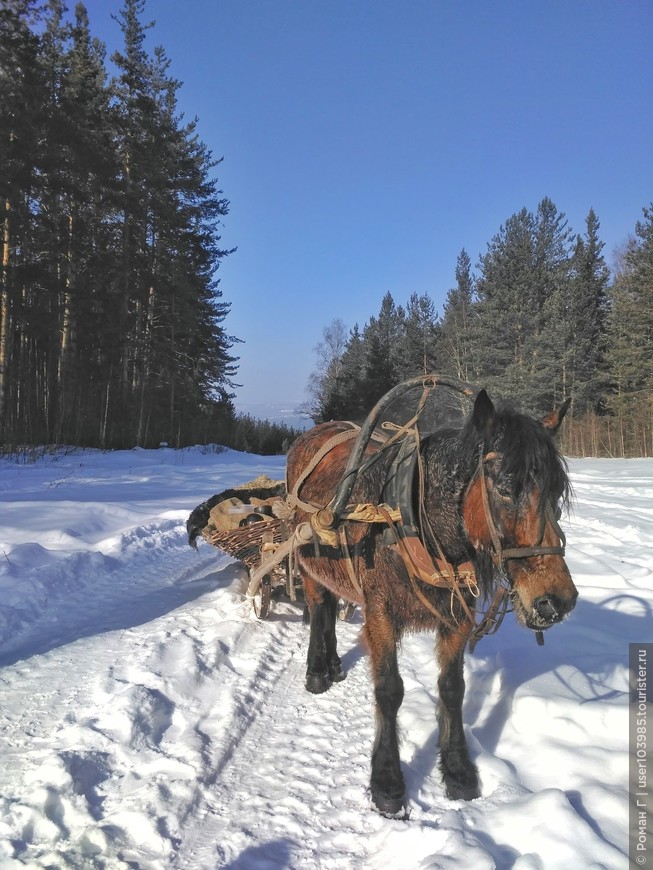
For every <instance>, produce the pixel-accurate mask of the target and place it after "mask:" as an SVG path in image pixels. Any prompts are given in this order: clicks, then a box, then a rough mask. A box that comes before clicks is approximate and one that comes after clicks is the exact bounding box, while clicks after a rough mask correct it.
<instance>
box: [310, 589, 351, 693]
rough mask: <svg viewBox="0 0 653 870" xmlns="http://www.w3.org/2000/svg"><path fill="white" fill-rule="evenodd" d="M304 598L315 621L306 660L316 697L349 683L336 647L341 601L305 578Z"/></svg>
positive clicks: (311, 690)
mask: <svg viewBox="0 0 653 870" xmlns="http://www.w3.org/2000/svg"><path fill="white" fill-rule="evenodd" d="M304 594H305V596H306V604H307V605H308V610H309V613H310V617H311V637H310V640H309V644H308V656H307V659H306V688H307V690H308V691H309V692H312V693H313V694H314V695H319V694H320V693H321V692H326V690H327V689H328V688H330V686H331V683H337V682H339V681H340V680H344V679H345V673H344V671H343V670H342V665H341V662H340V657H339V656H338V651H337V647H336V615H337V611H338V599H337V598H336V596H335V595H334V594H333V592H330V591H329V590H328V589H326V588H325V587H324V586H321V585H320V584H319V583H316V582H315V581H314V580H311V579H310V578H306V577H305V578H304Z"/></svg>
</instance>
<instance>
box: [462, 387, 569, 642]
mask: <svg viewBox="0 0 653 870" xmlns="http://www.w3.org/2000/svg"><path fill="white" fill-rule="evenodd" d="M568 407H569V401H567V402H565V403H564V404H563V405H562V406H561V407H560V408H559V409H558V410H557V411H554V412H553V413H552V414H549V415H548V416H547V417H545V418H544V419H543V420H541V421H537V420H533V419H532V418H530V417H527V416H525V415H524V414H519V413H516V412H514V411H507V410H506V411H499V410H497V409H496V408H495V407H494V405H493V404H492V402H491V400H490V398H489V397H488V395H487V393H486V392H485V390H482V391H481V392H480V393H479V394H478V396H477V398H476V401H475V404H474V411H473V413H472V416H471V418H470V419H469V421H468V423H467V425H466V427H465V430H464V433H463V437H464V439H465V440H466V442H467V443H468V444H469V447H470V449H471V450H472V451H474V450H475V452H476V455H477V457H478V462H477V465H476V468H475V470H474V472H473V475H472V478H471V482H470V484H469V486H468V487H467V490H466V492H465V495H464V499H463V505H462V512H463V521H464V524H465V529H466V532H467V534H468V536H469V539H470V541H471V543H472V545H473V547H474V548H475V549H476V550H477V551H478V552H483V553H486V554H489V555H491V557H492V559H493V561H494V563H495V565H497V567H498V568H499V569H500V570H502V571H503V572H504V573H505V575H506V577H507V579H508V581H509V584H510V590H511V591H510V597H511V600H512V602H513V606H514V609H515V613H516V615H517V618H518V619H519V620H520V622H522V623H523V624H524V625H525V626H527V627H528V628H531V629H533V630H535V631H541V630H542V629H545V628H549V627H550V626H551V625H554V624H555V623H556V622H560V620H561V619H562V618H563V617H564V616H565V615H566V614H567V613H569V612H570V611H571V610H572V609H573V607H574V605H575V603H576V598H577V596H578V592H577V590H576V587H575V586H574V583H573V581H572V579H571V575H570V574H569V570H568V568H567V565H566V563H565V559H564V543H565V542H564V535H563V533H562V530H561V529H560V527H559V525H558V519H559V517H560V514H561V509H562V507H563V506H564V505H565V504H566V502H567V500H568V497H569V479H568V477H567V472H566V468H565V463H564V461H563V459H562V457H561V456H560V454H559V452H558V450H557V448H556V446H555V443H554V440H553V435H554V434H555V432H556V431H557V429H558V427H559V426H560V424H561V422H562V419H563V417H564V415H565V413H566V411H567V408H568ZM470 442H472V443H473V445H475V447H472V444H471V443H470Z"/></svg>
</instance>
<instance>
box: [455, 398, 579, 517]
mask: <svg viewBox="0 0 653 870" xmlns="http://www.w3.org/2000/svg"><path fill="white" fill-rule="evenodd" d="M461 437H462V442H463V445H464V449H465V454H466V455H467V456H472V455H473V456H475V457H476V459H475V461H476V462H478V457H479V452H480V451H483V453H488V452H490V451H492V450H493V449H496V448H497V447H498V448H499V449H500V452H501V460H502V461H501V468H500V471H499V476H498V479H497V483H498V484H500V485H502V486H504V487H506V488H508V489H509V490H510V492H511V495H512V498H513V499H514V501H515V502H517V501H519V499H520V498H521V497H522V496H523V495H528V493H530V492H531V491H532V490H533V489H537V490H538V491H539V492H540V494H541V499H540V505H541V508H542V510H544V509H545V507H546V505H547V504H549V503H550V502H551V501H552V500H554V501H557V500H558V499H562V501H563V504H564V505H565V506H567V505H568V503H569V499H570V496H571V485H570V482H569V475H568V471H567V464H566V462H565V460H564V458H563V457H562V455H561V453H560V451H559V450H558V448H557V446H556V444H555V441H554V439H553V437H552V435H551V433H550V432H549V431H548V430H547V429H545V428H544V426H543V425H542V424H541V423H540V422H539V421H538V420H534V419H533V418H532V417H529V416H527V415H526V414H522V413H520V412H519V411H516V410H515V409H514V408H513V407H512V406H511V405H507V404H505V405H500V406H499V407H498V408H497V413H496V420H495V424H494V426H493V427H492V431H491V433H490V434H489V435H486V436H485V437H483V436H482V435H481V434H480V433H479V432H478V431H477V430H476V428H475V426H474V423H473V421H472V419H470V420H468V421H467V423H466V424H465V426H464V428H463V431H462V433H461Z"/></svg>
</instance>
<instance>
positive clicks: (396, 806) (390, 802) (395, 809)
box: [372, 791, 408, 819]
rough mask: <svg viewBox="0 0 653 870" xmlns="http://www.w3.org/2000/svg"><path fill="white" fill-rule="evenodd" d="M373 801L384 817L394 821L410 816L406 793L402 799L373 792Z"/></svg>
mask: <svg viewBox="0 0 653 870" xmlns="http://www.w3.org/2000/svg"><path fill="white" fill-rule="evenodd" d="M372 801H373V803H374V806H375V807H376V808H377V810H378V811H379V812H380V813H381V815H382V816H386V817H387V818H392V819H405V818H407V816H408V814H407V811H406V794H405V793H404V794H402V795H401V797H393V796H390V795H384V794H381V793H380V792H374V791H372Z"/></svg>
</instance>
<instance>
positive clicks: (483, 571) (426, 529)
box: [287, 390, 578, 817]
mask: <svg viewBox="0 0 653 870" xmlns="http://www.w3.org/2000/svg"><path fill="white" fill-rule="evenodd" d="M569 401H570V400H567V401H566V402H565V403H564V404H563V405H562V406H561V407H560V408H558V409H557V410H556V411H554V412H552V413H551V414H549V415H548V416H547V417H546V418H544V419H543V420H541V421H538V420H535V419H533V418H531V417H529V416H526V415H524V414H522V413H519V412H517V411H514V410H512V409H510V408H498V407H495V405H494V404H493V403H492V401H491V399H490V398H489V396H488V395H487V393H486V391H485V390H481V391H480V392H478V394H477V395H476V398H475V401H474V405H473V410H472V411H471V414H470V415H469V417H468V419H467V420H466V421H465V422H464V425H463V426H462V428H458V429H449V430H446V431H440V432H437V431H436V432H434V433H433V434H430V435H427V436H426V437H424V438H421V437H418V447H417V449H416V454H417V460H416V461H414V462H413V463H412V467H413V471H411V475H413V476H414V478H415V479H414V480H413V482H412V483H413V485H412V487H411V488H410V489H411V492H412V495H410V496H409V498H410V500H411V504H409V505H408V506H406V503H405V502H404V504H403V506H400V510H399V515H400V514H402V513H410V514H411V523H412V524H413V526H412V528H413V531H415V530H416V532H417V537H418V539H419V541H420V542H422V543H423V549H424V550H425V551H426V552H427V555H429V556H430V557H431V559H432V563H433V565H435V566H436V571H435V572H434V573H433V575H432V576H431V578H430V579H429V577H428V576H427V574H425V573H424V571H423V570H422V571H421V572H420V570H418V568H417V567H416V562H414V561H412V560H411V558H410V556H409V555H407V554H406V551H405V548H404V547H403V546H402V544H401V540H400V539H401V537H402V535H403V533H405V532H406V529H407V528H408V526H407V525H406V524H405V523H404V524H403V525H402V520H401V519H399V520H398V521H397V525H396V527H395V528H394V530H391V534H390V538H389V537H388V532H389V529H390V527H391V526H393V525H395V523H394V521H393V519H392V516H391V515H390V513H389V512H391V511H392V508H393V507H396V505H395V506H393V505H385V507H383V508H381V509H380V510H381V511H382V512H385V516H384V517H383V518H382V516H380V515H378V512H377V516H376V520H375V519H374V517H372V521H371V522H370V521H368V522H359V521H357V520H356V519H344V520H342V521H339V517H338V516H335V518H334V516H333V511H331V510H329V507H328V506H330V507H331V508H333V507H334V503H335V501H337V498H335V497H334V493H336V491H337V490H338V488H339V486H340V488H342V481H343V479H346V478H348V477H349V478H351V480H353V483H351V482H350V487H349V490H348V491H347V501H348V502H353V503H354V504H357V503H358V504H366V505H367V506H368V507H369V505H372V506H378V505H379V503H380V502H381V501H382V500H383V498H384V497H386V496H387V493H388V492H389V491H392V488H390V490H388V484H387V480H388V475H389V474H390V476H391V475H392V469H393V468H395V469H396V467H397V466H396V459H397V452H398V450H399V451H400V446H398V445H400V443H401V442H400V441H397V442H396V444H395V445H393V447H392V449H388V450H383V449H382V448H381V447H380V446H379V442H376V441H374V440H373V439H371V440H370V441H369V442H368V443H367V445H365V447H364V451H363V454H362V460H363V461H362V462H361V463H356V468H355V469H354V471H355V474H353V476H352V475H351V464H352V444H353V437H352V435H351V431H350V430H351V428H352V426H353V424H350V423H347V422H330V423H323V424H320V425H317V426H316V427H314V428H313V429H311V430H309V431H307V432H305V433H303V434H302V435H301V436H300V437H299V438H298V439H297V440H296V441H295V442H294V443H293V445H292V447H291V449H290V451H289V453H288V457H287V487H288V493H289V495H288V498H289V500H292V501H293V502H294V506H295V527H296V528H297V526H298V525H299V524H304V528H306V527H307V526H306V524H307V522H310V521H311V519H312V520H313V528H314V529H316V528H318V526H317V525H316V524H315V518H316V516H320V514H324V513H325V511H324V508H325V506H327V510H326V514H327V522H326V525H327V526H328V525H329V522H328V520H329V519H330V520H331V525H334V519H335V525H336V527H339V528H338V539H337V540H336V539H334V538H333V537H332V538H329V537H328V536H327V538H326V542H325V539H324V537H321V536H320V535H318V534H313V537H312V540H307V542H306V543H304V544H303V545H302V546H300V547H299V548H298V549H297V550H296V552H295V555H294V558H295V560H296V567H297V569H298V570H299V573H300V574H301V577H302V580H303V583H304V589H305V596H306V602H307V606H308V611H309V614H310V641H309V646H308V655H307V668H306V689H307V690H308V691H309V692H312V693H320V692H324V691H326V690H328V689H329V688H330V686H331V685H332V683H334V682H338V681H340V680H343V679H344V678H345V673H344V672H343V669H342V665H341V661H340V658H339V656H338V652H337V647H336V629H335V625H336V611H337V607H338V599H339V598H343V599H345V600H346V601H350V602H355V603H356V604H359V605H362V608H363V613H364V626H363V629H362V637H363V640H364V643H365V646H366V647H367V651H368V654H369V656H370V660H371V671H372V679H373V683H374V696H375V702H376V720H377V726H376V737H375V742H374V747H373V751H372V765H371V783H370V791H371V798H372V801H373V803H374V805H375V806H376V808H377V809H378V810H379V811H380V812H381V813H382V814H384V815H387V816H392V817H401V816H402V815H403V814H405V805H406V795H405V786H404V779H403V775H402V772H401V766H400V758H399V744H398V738H397V713H398V710H399V707H400V705H401V703H402V700H403V682H402V679H401V676H400V674H399V670H398V666H397V644H398V642H399V641H400V639H401V637H402V635H403V634H404V632H410V631H420V630H435V631H436V632H437V641H436V656H437V662H438V664H439V677H438V690H439V709H438V724H439V738H440V769H441V773H442V778H443V782H444V786H445V790H446V794H447V796H448V797H449V798H450V799H454V800H455V799H463V800H471V799H473V798H477V797H479V796H480V787H479V777H478V771H477V768H476V766H475V764H474V763H473V762H472V760H471V759H470V757H469V752H468V748H467V743H466V739H465V733H464V730H463V719H462V703H463V696H464V691H465V683H464V678H463V662H464V653H465V648H466V646H467V643H468V641H470V639H471V640H472V641H473V640H474V639H475V635H478V634H479V626H478V624H477V623H476V619H475V610H476V606H477V604H479V603H480V602H482V601H484V600H486V601H489V600H491V599H492V600H493V602H494V603H493V614H492V615H491V620H490V621H492V617H493V616H494V615H495V611H496V610H497V606H496V600H497V596H498V599H499V600H501V599H502V596H503V598H505V607H506V608H507V607H508V603H510V604H511V605H512V608H513V609H514V612H515V615H516V617H517V619H518V621H519V622H520V623H522V624H523V625H524V626H526V628H529V629H531V630H533V631H534V632H536V633H537V639H538V643H539V642H543V641H542V631H543V630H545V629H548V628H549V627H550V626H552V625H554V624H555V623H557V622H560V621H561V620H562V619H563V617H564V616H565V615H566V614H568V613H569V612H570V611H571V610H572V609H573V607H574V605H575V602H576V598H577V595H578V593H577V590H576V588H575V586H574V583H573V581H572V579H571V576H570V573H569V570H568V569H567V565H566V563H565V560H564V535H563V533H562V531H561V529H560V527H559V525H558V522H557V520H558V518H559V516H560V512H561V506H563V505H564V504H565V502H566V500H567V499H568V497H569V491H570V487H569V480H568V477H567V473H566V467H565V463H564V460H563V459H562V457H561V455H560V453H559V451H558V449H557V447H556V445H555V441H554V437H553V436H554V434H555V432H556V431H557V429H558V427H559V426H560V424H561V422H562V419H563V417H564V415H565V413H566V411H567V408H568V406H569ZM377 454H381V455H377ZM374 460H378V461H374ZM393 462H394V463H395V464H394V466H393ZM309 467H310V469H311V470H310V473H307V471H306V469H307V468H309ZM404 477H405V475H404ZM417 478H419V480H418V479H417ZM338 491H340V490H338ZM416 493H417V494H416ZM341 501H342V498H341ZM417 502H419V504H417ZM341 507H342V506H341ZM386 508H387V510H386ZM337 513H338V511H337V510H336V514H337ZM394 516H395V518H396V517H397V516H398V513H397V512H396V511H395V513H394ZM403 519H405V517H404V518H403ZM318 531H319V529H318ZM392 532H394V539H393V535H392ZM404 540H405V541H406V540H408V538H404ZM418 555H419V554H418ZM437 566H439V568H438V567H437ZM442 566H445V567H444V568H443V567H442ZM438 572H439V573H440V574H444V579H442V577H438V576H437V575H438ZM465 572H466V573H465ZM427 573H428V572H427ZM465 576H466V577H467V580H465ZM434 578H435V579H434ZM488 615H489V616H490V614H488ZM495 627H496V626H495ZM485 629H487V626H485ZM480 633H481V634H482V633H483V632H482V631H481V632H480Z"/></svg>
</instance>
